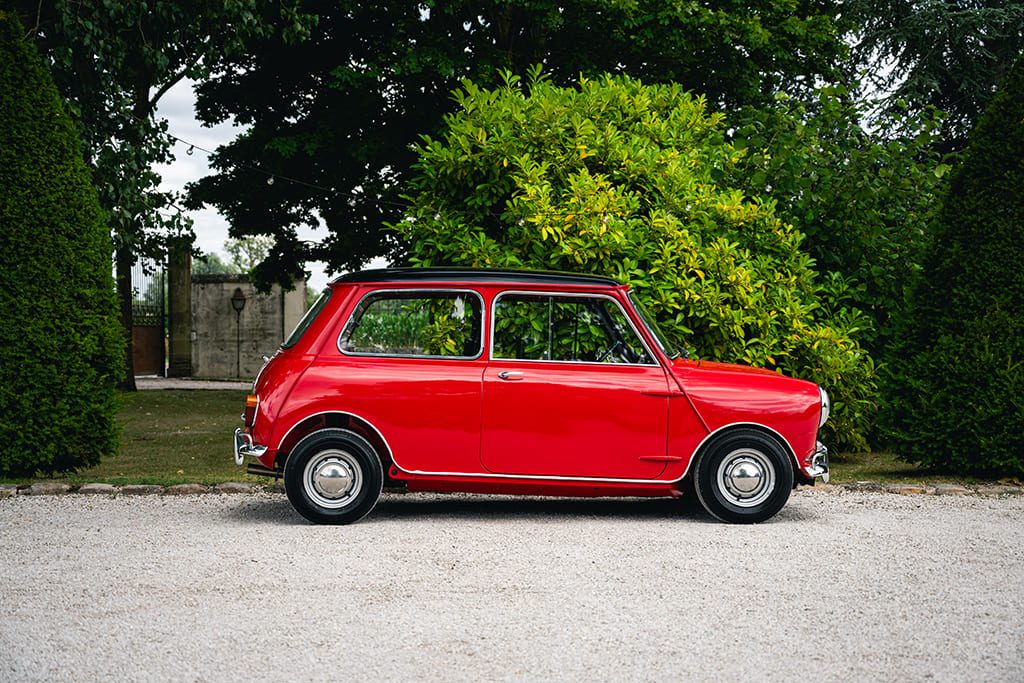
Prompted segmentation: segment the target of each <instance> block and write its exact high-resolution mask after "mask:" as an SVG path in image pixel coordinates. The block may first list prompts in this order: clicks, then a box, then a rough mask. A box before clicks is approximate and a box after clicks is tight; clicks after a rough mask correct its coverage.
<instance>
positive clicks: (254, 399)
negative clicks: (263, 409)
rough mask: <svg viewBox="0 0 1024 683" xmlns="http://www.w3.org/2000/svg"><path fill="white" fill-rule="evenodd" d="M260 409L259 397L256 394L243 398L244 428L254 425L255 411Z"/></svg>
mask: <svg viewBox="0 0 1024 683" xmlns="http://www.w3.org/2000/svg"><path fill="white" fill-rule="evenodd" d="M259 407H260V397H259V396H257V395H256V394H249V395H248V396H246V397H245V426H246V427H252V426H253V425H254V424H256V411H257V410H259Z"/></svg>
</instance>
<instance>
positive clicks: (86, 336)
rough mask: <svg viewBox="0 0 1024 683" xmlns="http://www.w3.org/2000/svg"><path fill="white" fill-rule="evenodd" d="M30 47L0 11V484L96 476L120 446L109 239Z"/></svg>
mask: <svg viewBox="0 0 1024 683" xmlns="http://www.w3.org/2000/svg"><path fill="white" fill-rule="evenodd" d="M24 36H25V30H24V28H23V27H22V26H21V24H20V23H19V22H18V20H17V19H16V18H15V17H14V16H13V15H11V14H9V13H7V12H3V11H0V188H3V191H2V192H0V243H2V244H3V248H2V249H0V321H2V323H0V415H2V416H3V419H2V420H0V477H11V476H29V475H31V474H33V473H34V472H37V471H40V472H46V473H49V472H55V471H67V470H72V469H75V468H78V467H82V466H86V465H93V464H95V463H97V462H98V461H99V459H100V457H101V456H104V455H107V454H110V453H113V452H114V451H115V449H116V446H117V429H116V423H115V415H116V400H115V399H116V397H115V392H114V389H113V381H114V380H115V378H116V377H117V375H118V373H119V372H120V360H121V349H122V342H121V338H120V335H119V330H118V326H117V322H116V317H115V309H114V297H113V280H112V279H111V274H110V270H111V264H110V239H109V237H108V233H107V228H106V225H105V224H104V222H103V211H102V209H101V208H100V205H99V203H98V202H97V198H96V191H95V189H94V188H93V186H92V183H91V182H90V178H89V172H88V171H87V169H86V167H85V164H84V163H83V161H82V155H81V147H80V143H79V140H78V138H77V135H76V133H75V129H74V126H73V124H72V123H71V120H70V119H69V118H68V116H67V115H66V114H65V112H64V110H63V109H62V106H61V101H60V98H59V96H58V95H57V90H56V88H55V87H54V85H53V81H52V80H51V79H50V76H49V74H48V73H47V72H46V69H45V68H44V67H43V65H42V62H41V60H40V58H39V55H38V53H37V52H36V50H35V48H34V47H33V45H32V44H31V43H30V42H27V41H26V40H25V38H24Z"/></svg>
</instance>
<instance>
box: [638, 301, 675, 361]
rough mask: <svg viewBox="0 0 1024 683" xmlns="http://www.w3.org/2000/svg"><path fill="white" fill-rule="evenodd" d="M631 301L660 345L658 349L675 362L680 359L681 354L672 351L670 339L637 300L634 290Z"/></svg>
mask: <svg viewBox="0 0 1024 683" xmlns="http://www.w3.org/2000/svg"><path fill="white" fill-rule="evenodd" d="M628 294H629V300H630V301H632V302H633V307H634V308H636V312H637V313H639V314H640V319H641V320H643V323H644V325H646V326H647V329H648V331H650V333H651V336H652V337H654V341H656V342H657V343H658V348H660V349H661V351H662V353H664V354H665V355H666V356H668V357H669V358H670V359H671V360H675V359H676V358H678V357H679V352H678V351H675V350H673V349H672V347H671V345H670V344H669V343H668V339H667V338H666V337H665V333H664V332H662V331H661V328H660V327H658V323H657V322H655V321H654V316H652V315H651V314H650V313H648V312H647V309H646V308H644V305H643V304H642V303H640V299H638V298H637V296H636V293H635V292H633V291H632V290H630V291H629V293H628Z"/></svg>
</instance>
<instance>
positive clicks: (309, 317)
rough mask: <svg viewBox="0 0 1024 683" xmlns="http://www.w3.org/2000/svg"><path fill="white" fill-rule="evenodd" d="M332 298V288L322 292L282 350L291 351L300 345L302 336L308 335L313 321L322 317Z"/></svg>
mask: <svg viewBox="0 0 1024 683" xmlns="http://www.w3.org/2000/svg"><path fill="white" fill-rule="evenodd" d="M330 298H331V290H330V288H327V289H325V290H324V291H322V292H320V296H319V297H317V300H316V301H314V302H313V305H312V306H310V307H309V310H308V311H306V315H304V316H302V320H300V321H299V324H298V325H296V326H295V329H294V330H292V333H291V334H289V335H288V338H287V339H285V340H284V343H283V344H281V348H284V349H289V348H291V347H293V346H295V345H296V344H298V343H299V340H300V339H302V335H304V334H305V333H306V330H308V329H309V326H310V325H312V324H313V321H314V320H316V317H317V316H318V315H320V311H322V310H324V307H325V306H326V305H327V301H328V300H329V299H330Z"/></svg>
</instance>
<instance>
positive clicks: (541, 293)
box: [487, 289, 661, 368]
mask: <svg viewBox="0 0 1024 683" xmlns="http://www.w3.org/2000/svg"><path fill="white" fill-rule="evenodd" d="M506 294H512V295H516V294H519V295H523V296H535V297H564V298H570V299H606V300H608V301H611V302H612V303H614V304H615V305H616V306H618V308H619V313H621V314H622V317H623V318H624V319H625V320H626V323H627V324H628V325H629V329H631V330H632V331H633V334H634V335H636V338H637V339H639V340H640V344H642V345H643V348H644V351H646V352H647V357H648V358H649V359H650V362H649V363H604V362H602V363H598V362H597V361H588V360H555V359H547V358H501V357H495V355H494V335H495V332H496V331H497V329H498V325H497V322H498V319H497V313H498V301H499V299H501V297H503V296H505V295H506ZM487 357H488V360H490V361H496V362H502V363H560V364H563V365H586V366H590V367H599V368H616V367H619V368H622V367H632V368H651V367H661V363H660V361H659V360H658V356H657V354H655V353H654V352H653V351H652V350H651V347H650V345H649V344H648V343H647V340H646V339H644V336H643V335H642V334H641V333H640V330H638V329H637V327H636V324H634V322H633V319H632V318H630V317H629V313H627V312H626V309H625V308H624V307H623V306H622V302H620V301H619V300H618V299H616V298H615V297H614V296H611V295H609V294H598V293H592V292H557V291H550V290H529V289H504V290H502V291H500V292H498V293H497V294H495V295H494V298H493V299H491V310H490V338H489V339H488V348H487Z"/></svg>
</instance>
